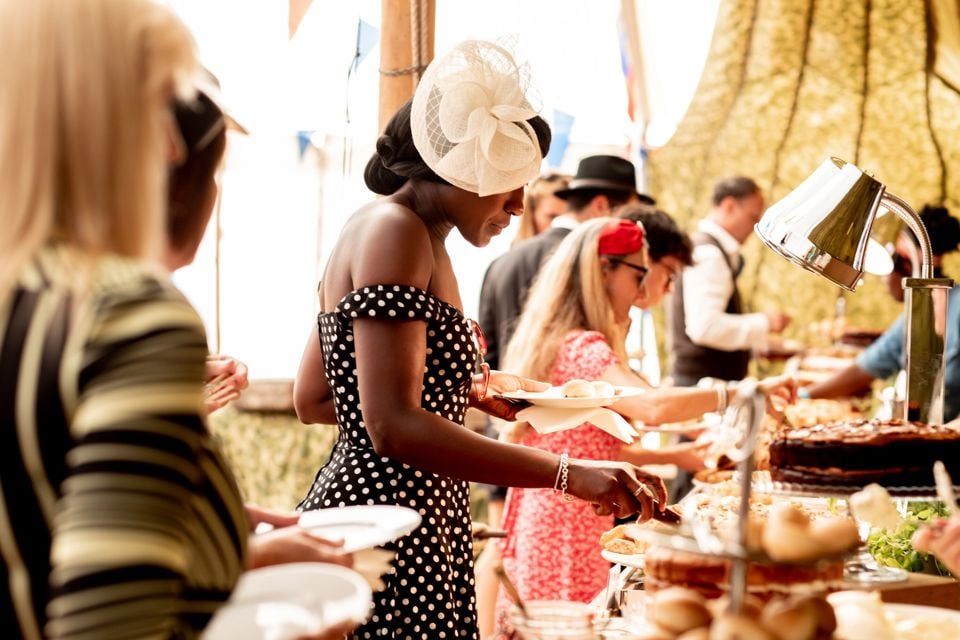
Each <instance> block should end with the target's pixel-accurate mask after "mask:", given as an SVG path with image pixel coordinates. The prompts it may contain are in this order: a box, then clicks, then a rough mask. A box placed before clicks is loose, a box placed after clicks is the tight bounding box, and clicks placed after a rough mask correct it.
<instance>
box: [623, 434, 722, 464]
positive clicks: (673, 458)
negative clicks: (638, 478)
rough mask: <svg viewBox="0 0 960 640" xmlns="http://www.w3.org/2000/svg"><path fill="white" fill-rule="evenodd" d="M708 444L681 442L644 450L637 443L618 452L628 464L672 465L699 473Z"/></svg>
mask: <svg viewBox="0 0 960 640" xmlns="http://www.w3.org/2000/svg"><path fill="white" fill-rule="evenodd" d="M709 446H710V445H709V443H706V442H682V443H680V444H674V445H669V446H666V447H663V448H660V449H645V448H644V447H643V446H642V445H641V444H640V442H639V441H637V442H634V443H633V444H631V445H627V446H625V447H623V449H621V450H620V459H621V460H624V461H626V462H629V463H630V464H634V465H637V466H638V467H639V466H643V465H645V464H674V465H677V466H678V467H680V468H681V469H686V470H687V471H699V470H700V469H703V468H704V456H705V455H706V453H707V449H708V447H709Z"/></svg>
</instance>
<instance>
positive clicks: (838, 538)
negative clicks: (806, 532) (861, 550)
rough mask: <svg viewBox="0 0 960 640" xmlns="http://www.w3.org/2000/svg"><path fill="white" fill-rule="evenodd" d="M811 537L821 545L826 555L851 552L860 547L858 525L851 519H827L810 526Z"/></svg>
mask: <svg viewBox="0 0 960 640" xmlns="http://www.w3.org/2000/svg"><path fill="white" fill-rule="evenodd" d="M810 537H811V538H813V539H814V540H816V541H817V542H818V543H820V546H821V547H822V548H823V553H824V554H825V555H833V554H837V553H843V552H844V551H849V550H851V549H853V548H855V547H857V546H859V545H860V533H859V531H857V525H856V524H854V522H853V520H850V519H849V518H827V519H824V520H817V521H815V522H813V523H812V524H811V525H810Z"/></svg>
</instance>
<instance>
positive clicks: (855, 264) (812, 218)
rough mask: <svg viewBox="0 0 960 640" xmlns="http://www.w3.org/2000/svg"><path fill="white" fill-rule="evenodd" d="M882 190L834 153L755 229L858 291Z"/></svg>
mask: <svg viewBox="0 0 960 640" xmlns="http://www.w3.org/2000/svg"><path fill="white" fill-rule="evenodd" d="M883 192H884V187H883V185H882V184H880V183H879V182H877V181H876V180H874V179H873V178H872V177H871V176H869V175H867V174H866V173H864V172H863V171H861V170H860V169H858V168H857V167H856V166H854V165H852V164H849V163H847V162H844V161H843V160H840V159H839V158H830V159H829V160H827V161H825V162H824V163H823V164H821V165H820V166H819V167H818V168H817V170H816V171H814V172H813V174H811V175H810V177H809V178H807V179H806V180H804V181H803V182H802V183H800V185H799V186H797V188H795V189H794V190H793V191H791V192H790V193H788V194H787V195H786V197H784V198H783V199H782V200H780V201H779V202H777V203H776V204H774V205H773V206H771V207H770V208H769V209H767V211H766V213H764V215H763V218H762V219H761V220H760V222H759V223H758V224H757V225H756V227H755V229H756V232H757V235H759V236H760V239H761V240H763V242H764V243H765V244H766V245H767V246H768V247H770V248H771V249H773V250H774V251H776V252H777V253H779V254H780V255H781V256H783V257H784V258H787V259H788V260H790V261H791V262H794V263H796V264H798V265H800V266H801V267H803V268H804V269H806V270H808V271H811V272H813V273H816V274H819V275H821V276H823V277H824V278H826V279H827V280H830V281H831V282H833V283H835V284H836V285H838V286H840V287H843V288H844V289H847V290H848V291H854V290H855V289H856V287H857V285H858V284H859V282H860V280H861V278H862V276H863V272H864V271H865V270H866V266H867V265H866V264H865V263H866V260H865V258H866V254H867V246H868V244H869V240H870V228H871V227H872V226H873V219H874V216H875V215H876V213H877V208H878V207H879V205H880V198H881V197H882V196H883Z"/></svg>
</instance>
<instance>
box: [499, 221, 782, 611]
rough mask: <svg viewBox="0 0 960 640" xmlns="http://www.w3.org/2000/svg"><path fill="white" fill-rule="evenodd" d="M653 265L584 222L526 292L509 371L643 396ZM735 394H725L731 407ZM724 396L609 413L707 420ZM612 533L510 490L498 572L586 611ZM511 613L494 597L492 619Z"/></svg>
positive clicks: (582, 431)
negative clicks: (633, 324)
mask: <svg viewBox="0 0 960 640" xmlns="http://www.w3.org/2000/svg"><path fill="white" fill-rule="evenodd" d="M649 267H650V265H649V259H648V256H647V250H646V243H645V239H644V231H643V227H642V226H641V225H640V224H639V223H635V222H631V221H628V220H619V219H610V218H601V219H597V220H593V221H590V222H587V223H584V224H581V225H580V226H579V227H578V228H577V229H576V230H574V231H573V232H572V233H571V234H570V235H569V236H567V238H566V239H565V240H564V241H563V243H561V245H560V246H559V247H558V248H557V250H556V252H555V253H554V254H553V256H552V257H551V258H550V259H549V260H548V261H547V263H546V264H545V265H544V267H543V269H542V270H541V274H540V276H539V277H538V279H537V281H536V282H535V283H534V285H533V288H532V289H531V291H530V295H529V297H528V301H527V303H526V306H525V307H524V313H523V314H522V315H521V317H520V321H519V323H518V325H517V329H516V331H515V333H514V335H513V338H512V340H511V341H510V344H509V346H508V348H507V353H506V358H505V362H506V363H508V367H509V368H510V369H511V370H514V371H517V372H518V373H519V374H521V375H527V376H530V377H533V378H537V379H541V380H549V381H550V382H551V383H552V384H554V385H562V384H564V383H566V382H569V381H570V380H574V379H583V380H590V381H594V380H604V381H606V382H608V383H610V384H612V385H616V386H633V387H645V388H648V389H649V388H650V385H649V384H648V383H647V382H646V380H644V379H643V378H642V377H641V376H640V375H638V374H636V373H635V372H633V371H632V370H631V369H630V368H629V367H628V366H627V365H626V364H625V363H626V362H627V355H626V347H625V338H626V332H627V329H628V327H629V322H630V320H629V311H630V307H631V306H632V305H634V304H642V302H643V300H644V299H645V298H647V297H649V296H648V295H647V292H645V291H644V276H645V275H646V272H647V271H648V270H649ZM790 384H791V383H790V382H789V381H787V380H785V379H784V380H781V381H768V384H766V385H765V386H766V388H768V389H769V390H772V391H776V392H778V393H781V392H783V389H784V388H785V387H786V388H789V385H790ZM735 393H736V391H735V389H733V388H730V389H729V390H728V394H729V397H731V398H732V397H733V396H735ZM723 395H725V394H721V393H718V392H717V391H716V390H714V389H696V388H663V389H652V390H651V391H650V392H649V393H645V394H641V395H639V396H633V397H630V398H624V399H623V400H620V401H619V402H617V403H615V404H613V405H612V406H611V408H612V409H614V410H616V411H617V412H618V413H621V414H622V415H624V416H626V417H627V418H630V419H635V420H640V421H643V422H645V423H647V424H658V423H662V422H671V421H682V420H688V419H692V418H696V417H699V416H701V415H702V414H704V413H707V412H710V411H715V410H717V409H718V408H719V404H720V403H721V402H722V396H723ZM513 433H514V434H518V433H519V435H517V436H516V437H517V438H518V439H519V440H520V441H522V443H523V444H525V445H529V446H533V447H537V448H539V449H543V450H546V451H550V452H554V453H558V454H563V453H566V454H568V455H570V456H571V457H574V456H575V457H578V458H586V459H594V460H607V459H617V458H619V459H621V460H628V461H630V462H631V463H633V464H651V463H669V462H674V463H679V464H681V465H683V466H690V465H691V464H695V462H696V459H697V458H696V454H695V452H693V451H691V448H690V446H689V445H678V446H677V447H674V448H666V449H661V450H657V451H651V450H646V449H643V448H642V446H641V445H640V443H639V441H637V442H635V443H634V444H632V445H624V444H623V443H622V442H621V441H619V440H617V439H616V438H614V437H613V436H611V435H609V434H608V433H606V432H604V431H601V430H600V429H596V428H590V425H581V426H580V427H577V428H574V429H568V430H565V431H559V432H555V433H549V434H539V433H537V432H536V431H534V430H533V429H531V428H527V427H526V426H525V425H522V424H521V425H520V426H519V429H515V430H514V431H513ZM613 524H614V519H613V516H612V515H609V514H604V515H598V514H597V513H596V512H595V510H593V509H591V508H590V506H589V505H587V504H581V503H576V502H567V501H565V500H562V499H560V497H559V496H558V495H556V492H555V491H554V490H552V489H510V490H509V491H508V493H507V501H506V506H505V512H504V522H503V527H504V529H506V530H507V531H508V533H509V535H508V537H507V539H506V540H505V541H504V543H503V546H502V557H503V564H504V567H505V569H506V571H507V573H508V575H510V576H511V577H512V578H513V580H514V582H515V583H516V585H517V588H518V590H519V592H520V595H521V596H522V597H523V598H525V599H527V600H569V601H579V602H588V601H590V600H591V599H593V598H594V597H595V596H596V595H597V594H598V593H599V592H600V590H601V589H603V588H604V587H605V585H606V580H607V573H608V570H609V568H610V565H609V563H608V562H606V561H605V560H604V559H603V558H602V557H601V555H600V544H599V537H600V534H602V533H603V532H604V531H606V530H608V529H610V528H611V527H612V526H613ZM508 606H509V601H508V599H507V598H506V596H505V594H504V593H503V592H501V594H500V597H499V598H498V603H497V612H498V616H497V618H498V621H499V622H502V621H503V620H504V618H505V616H504V614H505V612H506V610H507V608H508ZM502 626H503V625H501V628H502Z"/></svg>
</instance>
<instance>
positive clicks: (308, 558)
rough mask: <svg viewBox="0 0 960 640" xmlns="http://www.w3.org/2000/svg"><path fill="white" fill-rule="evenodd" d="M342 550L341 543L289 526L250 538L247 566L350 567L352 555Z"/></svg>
mask: <svg viewBox="0 0 960 640" xmlns="http://www.w3.org/2000/svg"><path fill="white" fill-rule="evenodd" d="M342 547H343V541H342V540H327V539H325V538H321V537H319V536H315V535H313V534H312V533H310V532H309V531H307V530H306V529H301V528H300V527H299V526H297V525H293V526H289V527H283V528H282V529H274V530H273V531H269V532H267V533H261V534H258V535H255V536H253V537H252V538H251V539H250V553H249V559H248V562H247V565H248V567H249V568H251V569H257V568H259V567H269V566H272V565H275V564H286V563H288V562H328V563H331V564H339V565H341V566H344V567H352V566H353V555H352V554H349V553H344V552H343V551H342Z"/></svg>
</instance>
